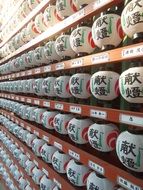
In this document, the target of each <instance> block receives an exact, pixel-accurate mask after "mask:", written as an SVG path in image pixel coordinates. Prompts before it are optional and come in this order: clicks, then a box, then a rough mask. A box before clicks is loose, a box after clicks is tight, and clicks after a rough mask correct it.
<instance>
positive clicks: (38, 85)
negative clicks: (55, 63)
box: [33, 78, 44, 96]
mask: <svg viewBox="0 0 143 190" xmlns="http://www.w3.org/2000/svg"><path fill="white" fill-rule="evenodd" d="M43 81H44V79H43V78H39V79H35V81H34V84H33V89H34V93H35V94H36V95H38V96H42V95H44V92H43V88H42V84H43Z"/></svg>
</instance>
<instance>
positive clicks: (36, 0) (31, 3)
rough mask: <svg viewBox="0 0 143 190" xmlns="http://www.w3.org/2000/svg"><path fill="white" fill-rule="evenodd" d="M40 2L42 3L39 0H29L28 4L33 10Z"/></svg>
mask: <svg viewBox="0 0 143 190" xmlns="http://www.w3.org/2000/svg"><path fill="white" fill-rule="evenodd" d="M39 3H40V1H39V0H28V4H29V7H30V9H31V10H32V9H34V8H35V7H37V5H38V4H39Z"/></svg>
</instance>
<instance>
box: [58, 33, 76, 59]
mask: <svg viewBox="0 0 143 190" xmlns="http://www.w3.org/2000/svg"><path fill="white" fill-rule="evenodd" d="M55 49H56V52H57V54H58V55H59V56H60V57H61V59H65V58H68V59H71V58H74V57H75V55H76V54H75V52H74V51H73V50H72V48H71V45H70V35H67V34H63V35H61V36H59V37H58V38H57V39H56V41H55Z"/></svg>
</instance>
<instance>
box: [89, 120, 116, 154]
mask: <svg viewBox="0 0 143 190" xmlns="http://www.w3.org/2000/svg"><path fill="white" fill-rule="evenodd" d="M118 135H119V130H118V128H117V127H116V125H114V124H112V123H109V124H97V123H95V124H93V125H91V126H90V127H89V129H88V141H89V143H90V145H91V146H92V147H93V148H95V149H96V150H99V151H101V152H110V151H112V150H113V149H114V148H115V147H116V140H117V137H118Z"/></svg>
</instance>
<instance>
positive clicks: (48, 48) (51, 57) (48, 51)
mask: <svg viewBox="0 0 143 190" xmlns="http://www.w3.org/2000/svg"><path fill="white" fill-rule="evenodd" d="M44 54H45V57H46V59H47V63H53V62H58V61H60V59H61V58H60V56H59V55H58V54H57V52H56V49H55V41H49V42H48V43H46V45H45V46H44Z"/></svg>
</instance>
